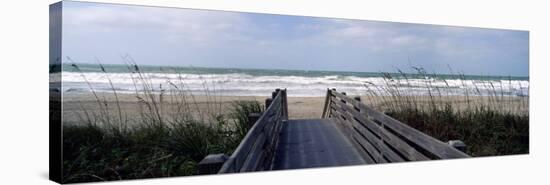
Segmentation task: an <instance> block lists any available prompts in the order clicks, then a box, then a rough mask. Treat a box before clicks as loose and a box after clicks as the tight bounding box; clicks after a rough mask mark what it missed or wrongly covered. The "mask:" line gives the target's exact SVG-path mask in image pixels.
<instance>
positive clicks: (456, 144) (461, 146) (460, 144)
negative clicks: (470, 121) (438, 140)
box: [447, 140, 466, 153]
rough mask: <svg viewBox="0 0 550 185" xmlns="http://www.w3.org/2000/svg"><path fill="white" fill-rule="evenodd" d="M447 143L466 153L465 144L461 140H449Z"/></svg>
mask: <svg viewBox="0 0 550 185" xmlns="http://www.w3.org/2000/svg"><path fill="white" fill-rule="evenodd" d="M447 144H449V145H451V146H452V147H454V148H456V149H457V150H460V151H461V152H464V153H466V144H464V142H462V141H461V140H449V141H448V142H447Z"/></svg>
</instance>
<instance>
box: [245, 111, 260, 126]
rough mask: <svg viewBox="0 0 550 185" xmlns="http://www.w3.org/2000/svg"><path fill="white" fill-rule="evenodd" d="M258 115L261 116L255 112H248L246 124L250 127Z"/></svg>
mask: <svg viewBox="0 0 550 185" xmlns="http://www.w3.org/2000/svg"><path fill="white" fill-rule="evenodd" d="M260 116H262V114H261V113H257V112H252V113H250V114H248V126H250V127H252V125H254V124H255V123H256V121H258V119H259V118H260Z"/></svg>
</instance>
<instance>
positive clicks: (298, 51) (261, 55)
mask: <svg viewBox="0 0 550 185" xmlns="http://www.w3.org/2000/svg"><path fill="white" fill-rule="evenodd" d="M65 4H66V5H67V7H66V8H65V11H64V17H63V18H64V24H65V25H64V29H65V30H64V38H66V39H64V40H66V41H64V42H66V43H64V49H65V48H66V49H65V50H64V52H65V51H66V52H65V53H67V54H70V55H77V56H83V57H88V56H89V57H93V56H105V55H110V56H118V55H120V54H125V53H129V54H132V55H134V58H136V59H138V60H139V59H141V61H145V62H146V63H147V62H149V63H155V64H157V63H159V64H174V65H187V64H189V65H199V66H214V67H253V68H287V69H317V70H361V71H388V70H394V66H396V67H401V68H407V67H408V66H409V65H410V64H409V58H410V59H411V61H412V63H413V65H420V66H423V67H426V68H432V69H433V70H435V71H438V70H442V69H445V70H446V69H447V65H448V64H450V65H452V66H455V67H457V68H460V69H458V70H461V69H465V70H466V71H467V72H469V73H473V74H476V73H479V72H483V71H494V69H492V68H491V67H489V66H495V65H497V64H498V65H500V66H502V64H507V66H513V67H508V68H507V69H505V70H501V71H497V72H495V73H502V74H511V73H513V74H527V73H528V69H527V68H528V67H525V66H528V52H529V49H528V42H529V41H528V33H527V32H518V31H509V30H495V29H480V28H465V27H451V26H434V25H422V24H404V23H391V22H379V21H358V20H348V19H327V18H312V17H299V16H281V15H266V14H251V13H236V12H223V11H207V10H190V9H176V8H158V7H142V6H126V5H108V4H96V3H81V2H67V3H65ZM65 46H66V47H65ZM140 57H141V58H140ZM73 58H75V57H73ZM114 58H116V57H114ZM113 60H114V59H113ZM341 62H344V63H341ZM478 66H486V67H485V68H479V67H478Z"/></svg>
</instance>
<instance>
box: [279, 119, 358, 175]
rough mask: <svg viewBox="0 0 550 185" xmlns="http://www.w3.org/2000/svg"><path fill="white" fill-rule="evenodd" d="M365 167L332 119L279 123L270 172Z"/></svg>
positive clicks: (355, 150)
mask: <svg viewBox="0 0 550 185" xmlns="http://www.w3.org/2000/svg"><path fill="white" fill-rule="evenodd" d="M359 164H365V161H364V160H363V158H362V157H361V155H360V154H359V151H357V149H356V148H355V147H354V146H353V144H352V143H351V141H350V140H349V139H348V138H347V137H345V136H344V134H343V133H342V132H341V131H340V129H339V128H337V127H336V124H335V122H334V121H333V120H332V119H305V120H290V121H287V122H284V123H283V129H282V130H281V134H280V136H279V146H278V147H277V151H276V155H275V161H274V164H273V170H282V169H299V168H312V167H328V166H347V165H359Z"/></svg>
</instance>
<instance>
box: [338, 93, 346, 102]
mask: <svg viewBox="0 0 550 185" xmlns="http://www.w3.org/2000/svg"><path fill="white" fill-rule="evenodd" d="M341 94H342V95H344V96H347V95H346V92H341ZM340 101H341V102H342V103H344V104H346V100H343V99H341V100H340Z"/></svg>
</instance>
